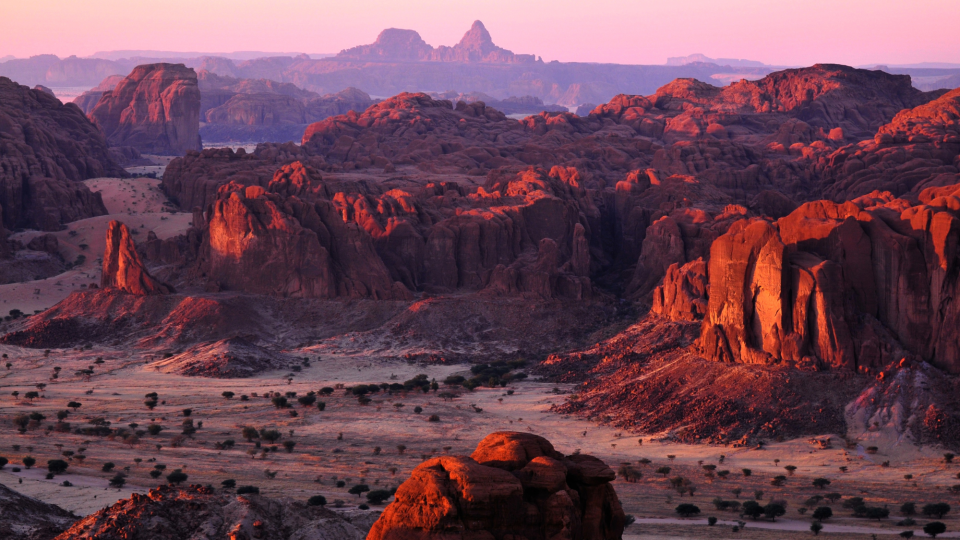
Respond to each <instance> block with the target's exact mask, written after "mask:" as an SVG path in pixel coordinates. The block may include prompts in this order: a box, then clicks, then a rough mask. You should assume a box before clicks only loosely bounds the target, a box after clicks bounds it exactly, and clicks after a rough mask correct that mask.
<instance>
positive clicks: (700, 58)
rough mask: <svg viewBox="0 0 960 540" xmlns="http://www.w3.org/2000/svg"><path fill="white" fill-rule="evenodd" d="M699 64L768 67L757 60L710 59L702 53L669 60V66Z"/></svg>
mask: <svg viewBox="0 0 960 540" xmlns="http://www.w3.org/2000/svg"><path fill="white" fill-rule="evenodd" d="M697 62H703V63H705V64H717V65H718V66H731V67H765V66H766V65H767V64H764V63H763V62H757V61H756V60H742V59H737V58H710V57H708V56H706V55H704V54H700V53H697V54H691V55H689V56H674V57H672V58H667V65H668V66H685V65H687V64H694V63H697Z"/></svg>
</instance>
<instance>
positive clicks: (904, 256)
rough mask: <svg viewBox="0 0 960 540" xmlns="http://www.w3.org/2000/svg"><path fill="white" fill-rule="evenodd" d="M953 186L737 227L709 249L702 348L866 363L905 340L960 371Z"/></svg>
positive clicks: (829, 363)
mask: <svg viewBox="0 0 960 540" xmlns="http://www.w3.org/2000/svg"><path fill="white" fill-rule="evenodd" d="M956 189H957V188H956V186H952V187H950V188H928V189H926V190H924V191H923V192H922V193H921V195H920V203H921V204H919V205H911V204H910V203H909V202H907V201H905V200H902V199H894V198H893V197H892V196H890V195H889V194H885V195H884V194H875V195H874V196H872V197H863V198H860V199H857V200H854V201H851V202H847V203H844V204H842V205H839V204H835V203H830V202H827V201H818V202H812V203H807V204H804V205H803V206H801V207H800V208H798V209H797V210H796V211H794V212H793V213H791V214H790V215H788V216H786V217H784V218H781V219H780V220H778V221H777V222H776V223H772V222H769V221H765V220H761V219H755V220H749V221H741V222H738V223H737V224H735V225H734V226H733V227H731V229H730V231H729V232H728V233H727V234H725V235H724V236H722V237H720V238H719V239H718V240H717V241H716V242H715V243H714V244H713V246H712V247H711V253H710V261H709V270H708V275H709V280H710V285H709V290H710V291H709V295H710V300H709V304H710V305H709V310H708V314H707V318H706V319H705V320H704V327H703V337H702V338H701V346H702V348H703V351H704V353H705V354H706V355H707V356H708V357H709V358H715V359H717V360H720V361H727V362H746V363H772V362H778V361H787V362H793V363H798V364H801V365H803V364H806V365H813V366H823V367H827V368H832V369H842V370H855V369H866V370H871V369H876V368H879V367H880V366H883V365H886V364H888V363H890V362H892V361H894V360H896V359H897V356H898V355H900V356H902V354H903V352H902V351H901V350H899V347H902V348H903V349H905V351H906V352H908V353H910V354H913V355H916V356H918V357H919V358H922V359H923V360H927V361H929V362H931V363H932V364H933V365H935V366H937V367H939V368H941V369H944V370H946V371H949V372H953V373H956V372H960V351H958V349H957V341H956V338H955V336H954V333H953V330H952V328H953V327H954V325H955V322H954V321H955V319H956V317H958V305H957V304H956V302H955V301H954V298H956V288H957V286H958V283H957V278H956V272H955V271H954V269H955V267H956V265H957V262H958V261H957V252H956V247H955V245H956V243H957V239H958V234H960V233H958V223H960V222H958V221H957V214H956V212H957V210H956V209H957V208H960V206H957V205H956V203H955V200H956V194H955V192H956ZM891 336H892V337H893V338H894V339H893V340H891V339H890V337H891ZM891 346H892V347H891Z"/></svg>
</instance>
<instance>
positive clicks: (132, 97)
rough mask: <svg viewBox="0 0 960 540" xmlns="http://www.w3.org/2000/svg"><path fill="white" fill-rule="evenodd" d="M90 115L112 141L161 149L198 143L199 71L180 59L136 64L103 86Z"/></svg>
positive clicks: (180, 150)
mask: <svg viewBox="0 0 960 540" xmlns="http://www.w3.org/2000/svg"><path fill="white" fill-rule="evenodd" d="M89 116H90V119H91V120H93V122H94V123H95V124H97V126H99V127H100V129H101V130H102V131H103V133H104V134H105V135H106V137H107V141H108V142H109V143H110V145H111V146H132V147H133V148H136V149H137V150H138V151H140V152H143V153H148V154H163V155H183V154H185V153H186V152H187V151H189V150H196V151H199V150H200V149H201V147H202V145H201V143H200V88H199V86H198V85H197V74H196V72H194V71H193V68H188V67H186V66H184V65H183V64H163V63H161V64H146V65H142V66H137V67H136V68H134V70H133V71H132V72H130V74H129V75H127V76H126V77H124V78H123V80H121V81H120V82H119V83H117V86H116V87H115V88H114V89H113V90H108V91H105V92H103V95H102V96H101V97H100V100H99V101H98V102H97V104H96V106H95V107H94V108H93V110H92V111H90V113H89Z"/></svg>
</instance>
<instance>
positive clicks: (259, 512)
mask: <svg viewBox="0 0 960 540" xmlns="http://www.w3.org/2000/svg"><path fill="white" fill-rule="evenodd" d="M200 535H202V536H207V537H214V538H229V539H231V540H253V539H261V540H360V539H362V538H363V534H362V533H361V532H360V531H359V530H358V529H357V528H356V527H354V526H353V525H351V524H350V523H348V522H346V521H345V520H344V519H343V518H341V517H340V516H338V515H337V514H335V513H333V512H331V511H330V510H325V509H323V508H321V507H318V506H307V505H306V504H304V503H302V502H293V501H290V500H288V499H271V498H267V497H261V496H260V495H230V494H223V493H217V492H216V491H214V490H213V489H212V488H208V487H203V486H189V487H184V488H178V487H172V486H160V487H158V488H154V489H151V490H150V492H149V493H147V494H146V495H140V494H139V493H134V494H133V496H131V497H130V498H129V499H124V500H121V501H119V502H117V503H116V504H114V505H113V506H110V507H109V508H104V509H103V510H100V511H99V512H96V513H94V514H90V515H89V516H86V517H84V518H83V519H81V520H80V521H78V522H77V523H75V524H74V525H73V526H72V527H70V529H69V530H67V531H66V532H64V533H63V534H61V535H60V536H57V540H83V539H89V540H93V539H107V538H125V539H127V540H181V539H183V538H196V537H198V536H200Z"/></svg>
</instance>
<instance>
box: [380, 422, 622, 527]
mask: <svg viewBox="0 0 960 540" xmlns="http://www.w3.org/2000/svg"><path fill="white" fill-rule="evenodd" d="M615 477H616V475H615V474H614V473H613V471H612V470H610V468H609V467H607V466H606V465H605V464H604V463H603V462H602V461H600V460H599V459H597V458H594V457H592V456H586V455H579V454H577V455H571V456H564V455H563V454H561V453H559V452H557V451H556V450H554V448H553V445H552V444H550V442H549V441H547V440H546V439H544V438H543V437H539V436H537V435H532V434H529V433H517V432H511V431H503V432H497V433H492V434H490V435H488V436H487V437H485V438H484V439H483V440H482V441H480V444H479V445H477V449H476V450H475V451H474V452H473V454H472V455H471V456H470V457H466V456H449V457H448V456H444V457H439V458H434V459H430V460H427V461H425V462H423V463H421V464H420V465H419V466H417V468H416V469H414V470H413V473H412V474H411V476H410V478H409V479H407V480H406V481H405V482H404V483H403V484H401V485H400V488H399V489H398V490H397V493H396V500H395V501H394V502H393V503H391V504H390V505H389V506H388V507H387V508H386V509H385V510H384V512H383V514H382V515H381V516H380V519H379V520H377V522H376V523H375V524H374V525H373V528H372V529H371V530H370V534H369V535H368V536H367V539H368V540H400V539H405V538H420V539H440V538H444V539H468V538H493V539H496V540H505V539H516V540H541V539H542V540H547V539H556V538H564V539H570V540H574V539H577V540H580V539H582V540H587V539H602V540H614V539H619V538H621V536H622V535H623V528H624V521H625V516H624V513H623V509H622V508H621V507H620V501H619V499H618V498H617V494H616V492H615V491H614V489H613V486H612V485H611V484H610V482H611V481H613V479H614V478H615Z"/></svg>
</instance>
